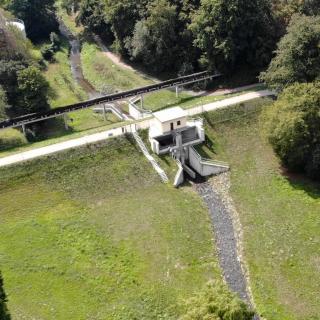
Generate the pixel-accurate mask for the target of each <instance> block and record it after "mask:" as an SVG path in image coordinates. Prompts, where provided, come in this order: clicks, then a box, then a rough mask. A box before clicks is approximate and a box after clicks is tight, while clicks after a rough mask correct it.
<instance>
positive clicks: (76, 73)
mask: <svg viewBox="0 0 320 320" xmlns="http://www.w3.org/2000/svg"><path fill="white" fill-rule="evenodd" d="M58 21H59V30H60V33H61V34H62V35H63V36H64V37H65V38H66V39H67V40H68V42H69V44H70V46H71V50H70V66H71V71H72V76H73V78H74V80H75V81H76V82H77V83H78V84H79V86H80V87H81V88H82V89H83V90H84V91H85V92H86V93H87V95H88V97H89V99H93V98H97V97H99V96H101V94H100V93H99V92H97V91H96V90H95V88H94V87H93V86H92V85H91V84H90V83H89V82H88V81H87V80H86V79H85V78H84V76H83V71H82V65H81V57H80V48H81V45H80V40H79V39H78V38H77V37H76V36H74V35H73V34H72V32H71V31H70V30H69V29H68V27H67V26H66V25H65V24H64V22H63V21H62V20H61V19H58Z"/></svg>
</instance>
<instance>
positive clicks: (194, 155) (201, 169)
mask: <svg viewBox="0 0 320 320" xmlns="http://www.w3.org/2000/svg"><path fill="white" fill-rule="evenodd" d="M189 164H190V166H191V167H192V168H193V169H194V170H195V171H196V172H197V173H198V174H200V175H201V176H203V177H207V176H211V175H216V174H220V173H223V172H226V171H229V170H230V167H229V165H228V164H227V163H224V162H220V161H214V160H209V159H203V158H202V157H201V156H200V154H199V153H198V152H197V151H196V149H195V148H194V147H189Z"/></svg>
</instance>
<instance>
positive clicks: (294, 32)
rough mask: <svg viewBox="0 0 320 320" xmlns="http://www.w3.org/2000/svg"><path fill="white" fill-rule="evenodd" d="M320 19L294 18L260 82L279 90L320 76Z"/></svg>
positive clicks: (298, 16) (296, 16) (303, 16)
mask: <svg viewBox="0 0 320 320" xmlns="http://www.w3.org/2000/svg"><path fill="white" fill-rule="evenodd" d="M319 43H320V17H319V16H318V17H307V16H305V15H302V16H300V15H295V16H294V17H293V18H292V21H291V23H290V25H289V27H288V31H287V34H286V35H285V36H284V37H283V38H282V39H281V41H280V43H279V45H278V49H277V51H276V56H275V57H274V58H273V59H272V61H271V63H270V66H269V68H268V70H267V71H266V72H264V73H262V74H261V77H260V78H261V80H262V81H265V82H266V83H267V85H269V86H270V87H272V88H275V89H277V90H282V89H283V88H285V87H286V86H288V85H291V84H293V83H295V82H311V81H313V80H314V79H316V78H318V77H319V76H320V46H319Z"/></svg>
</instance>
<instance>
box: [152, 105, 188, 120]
mask: <svg viewBox="0 0 320 320" xmlns="http://www.w3.org/2000/svg"><path fill="white" fill-rule="evenodd" d="M153 115H154V117H155V118H156V119H158V120H159V121H160V122H168V121H172V120H175V119H180V118H184V117H187V115H188V114H187V112H186V111H185V110H183V109H182V108H181V107H174V108H170V109H165V110H162V111H158V112H155V113H154V114H153Z"/></svg>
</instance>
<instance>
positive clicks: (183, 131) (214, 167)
mask: <svg viewBox="0 0 320 320" xmlns="http://www.w3.org/2000/svg"><path fill="white" fill-rule="evenodd" d="M153 115H154V119H153V122H152V124H151V126H150V129H149V141H150V144H151V149H152V151H153V152H154V153H156V154H158V155H163V154H168V153H170V154H171V155H172V157H173V158H174V159H175V160H176V161H177V163H178V166H179V170H178V172H177V176H176V179H175V185H176V186H178V185H180V184H181V183H182V182H183V181H184V175H183V173H184V172H187V173H188V174H189V175H190V176H191V177H192V178H196V175H197V174H199V175H201V176H209V175H212V174H218V173H221V172H225V171H227V170H229V166H228V165H227V164H225V163H221V162H217V161H212V160H208V159H203V158H202V157H201V156H200V155H199V153H198V152H197V151H196V149H195V148H194V147H195V146H196V145H199V144H201V143H203V142H204V141H205V131H204V128H203V120H202V119H188V114H187V112H186V111H185V110H183V109H182V108H180V107H175V108H170V109H165V110H162V111H159V112H156V113H154V114H153Z"/></svg>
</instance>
